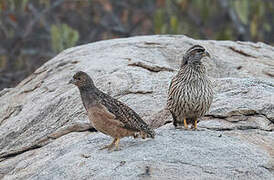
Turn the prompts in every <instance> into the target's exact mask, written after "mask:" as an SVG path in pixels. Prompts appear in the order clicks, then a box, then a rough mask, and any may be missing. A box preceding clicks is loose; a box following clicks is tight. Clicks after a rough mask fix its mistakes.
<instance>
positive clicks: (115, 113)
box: [70, 71, 155, 150]
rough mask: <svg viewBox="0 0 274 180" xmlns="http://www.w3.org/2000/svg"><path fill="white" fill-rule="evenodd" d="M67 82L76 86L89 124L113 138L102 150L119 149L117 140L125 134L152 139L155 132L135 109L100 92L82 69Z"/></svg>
mask: <svg viewBox="0 0 274 180" xmlns="http://www.w3.org/2000/svg"><path fill="white" fill-rule="evenodd" d="M70 83H72V84H74V85H76V86H77V87H78V89H79V91H80V94H81V98H82V102H83V105H84V107H85V109H86V110H87V113H88V117H89V120H90V122H91V124H92V126H93V127H94V128H95V129H96V130H98V131H100V132H102V133H104V134H106V135H109V136H111V137H113V138H114V140H113V142H112V143H111V144H110V145H107V146H105V147H103V148H101V149H105V148H108V150H111V149H113V148H114V146H115V150H119V142H120V139H121V138H123V137H126V136H133V137H134V138H135V137H137V135H141V136H142V138H146V137H151V138H154V136H155V132H154V131H153V130H152V129H151V128H150V127H149V126H148V125H147V124H146V123H145V122H144V121H143V120H142V118H141V117H140V116H139V115H138V114H137V113H136V112H135V111H133V110H132V109H131V108H129V107H128V106H127V105H125V104H124V103H122V102H120V101H118V100H116V99H114V98H113V97H111V96H109V95H107V94H105V93H103V92H102V91H100V90H99V89H98V88H97V87H96V86H95V85H94V83H93V81H92V79H91V78H90V77H89V75H88V74H86V73H85V72H82V71H79V72H77V73H76V74H75V75H74V76H73V78H72V79H71V80H70Z"/></svg>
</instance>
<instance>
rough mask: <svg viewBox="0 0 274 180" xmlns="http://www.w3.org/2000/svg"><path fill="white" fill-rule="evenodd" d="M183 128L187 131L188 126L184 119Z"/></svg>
mask: <svg viewBox="0 0 274 180" xmlns="http://www.w3.org/2000/svg"><path fill="white" fill-rule="evenodd" d="M184 126H185V128H186V129H188V125H187V123H186V118H184Z"/></svg>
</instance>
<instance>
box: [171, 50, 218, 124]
mask: <svg viewBox="0 0 274 180" xmlns="http://www.w3.org/2000/svg"><path fill="white" fill-rule="evenodd" d="M205 56H208V57H210V56H209V54H208V52H207V51H206V50H205V49H204V48H203V47H202V46H200V45H195V46H193V47H191V48H190V49H189V50H187V52H186V53H185V55H184V56H183V60H182V64H181V67H180V70H179V72H178V73H177V75H176V76H174V77H173V79H172V80H171V83H170V86H169V92H168V101H167V106H168V109H169V110H170V112H171V114H172V117H173V124H174V126H175V127H177V126H178V125H179V126H182V125H184V126H185V128H188V124H189V123H190V124H192V127H194V129H197V121H198V118H199V117H202V116H204V114H205V113H206V112H207V111H208V110H209V107H210V105H211V103H212V99H213V88H212V84H211V82H210V80H209V78H208V77H207V75H206V68H205V66H204V65H203V63H202V62H201V59H202V58H203V57H205Z"/></svg>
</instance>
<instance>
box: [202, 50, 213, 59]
mask: <svg viewBox="0 0 274 180" xmlns="http://www.w3.org/2000/svg"><path fill="white" fill-rule="evenodd" d="M206 56H207V57H209V58H211V56H210V54H209V53H208V52H207V51H205V52H204V54H203V57H206Z"/></svg>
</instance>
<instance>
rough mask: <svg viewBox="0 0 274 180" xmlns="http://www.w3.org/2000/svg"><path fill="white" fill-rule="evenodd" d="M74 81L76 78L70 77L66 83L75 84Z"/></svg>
mask: <svg viewBox="0 0 274 180" xmlns="http://www.w3.org/2000/svg"><path fill="white" fill-rule="evenodd" d="M75 83H76V80H75V79H74V78H72V79H71V80H70V81H69V82H68V84H75Z"/></svg>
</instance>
